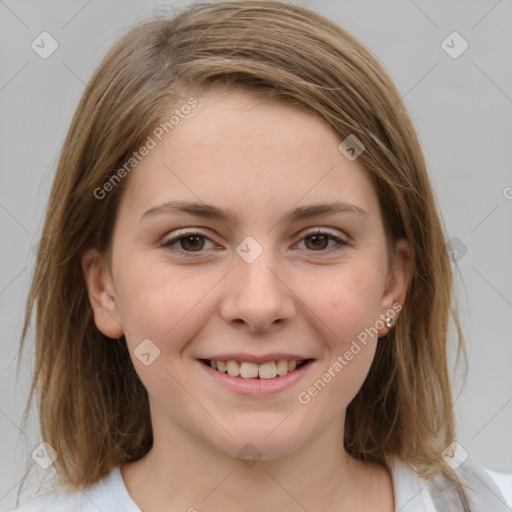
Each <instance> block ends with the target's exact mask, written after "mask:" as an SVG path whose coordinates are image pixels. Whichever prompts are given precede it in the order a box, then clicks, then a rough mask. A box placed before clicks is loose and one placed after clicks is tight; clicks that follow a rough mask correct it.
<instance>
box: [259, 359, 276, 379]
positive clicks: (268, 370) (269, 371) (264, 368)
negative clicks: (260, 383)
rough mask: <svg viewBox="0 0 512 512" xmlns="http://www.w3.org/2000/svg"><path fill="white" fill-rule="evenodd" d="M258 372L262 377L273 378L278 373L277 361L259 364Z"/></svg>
mask: <svg viewBox="0 0 512 512" xmlns="http://www.w3.org/2000/svg"><path fill="white" fill-rule="evenodd" d="M258 373H259V375H260V379H273V378H274V377H275V376H276V375H277V368H276V363H274V361H270V362H268V363H263V364H260V365H259V368H258Z"/></svg>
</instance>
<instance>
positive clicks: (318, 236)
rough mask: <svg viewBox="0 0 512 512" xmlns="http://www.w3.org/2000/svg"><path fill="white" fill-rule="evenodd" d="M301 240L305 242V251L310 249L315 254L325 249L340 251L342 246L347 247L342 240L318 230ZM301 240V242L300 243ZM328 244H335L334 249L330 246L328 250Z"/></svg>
mask: <svg viewBox="0 0 512 512" xmlns="http://www.w3.org/2000/svg"><path fill="white" fill-rule="evenodd" d="M302 240H304V242H305V246H306V248H307V249H310V250H312V251H315V252H325V249H333V248H334V249H341V248H342V247H343V246H345V245H347V242H346V241H344V240H342V239H341V238H339V237H337V236H335V235H333V234H332V233H330V232H328V231H322V230H321V229H318V230H316V231H314V232H311V233H307V234H306V235H305V236H304V237H303V238H302ZM302 240H301V241H302ZM329 242H335V245H334V247H333V246H331V247H330V248H328V245H329Z"/></svg>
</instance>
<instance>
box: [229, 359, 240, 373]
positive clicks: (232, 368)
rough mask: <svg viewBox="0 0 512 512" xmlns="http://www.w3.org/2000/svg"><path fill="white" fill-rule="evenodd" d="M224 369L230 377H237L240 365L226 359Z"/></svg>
mask: <svg viewBox="0 0 512 512" xmlns="http://www.w3.org/2000/svg"><path fill="white" fill-rule="evenodd" d="M226 369H227V371H228V373H229V375H231V376H232V377H238V376H239V375H240V365H239V364H238V363H237V362H236V361H228V362H227V363H226Z"/></svg>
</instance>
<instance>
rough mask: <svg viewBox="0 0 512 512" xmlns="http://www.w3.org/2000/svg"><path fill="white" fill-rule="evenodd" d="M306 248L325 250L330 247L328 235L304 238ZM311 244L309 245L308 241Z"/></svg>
mask: <svg viewBox="0 0 512 512" xmlns="http://www.w3.org/2000/svg"><path fill="white" fill-rule="evenodd" d="M304 240H306V247H307V248H308V249H312V250H319V249H320V250H321V249H325V248H326V247H327V246H328V245H329V237H328V236H327V235H309V236H306V237H305V238H304ZM308 240H309V241H310V242H311V243H310V244H308V243H307V241H308Z"/></svg>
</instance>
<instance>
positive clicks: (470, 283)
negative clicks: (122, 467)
mask: <svg viewBox="0 0 512 512" xmlns="http://www.w3.org/2000/svg"><path fill="white" fill-rule="evenodd" d="M295 1H296V3H298V4H300V5H303V6H305V7H309V8H311V9H313V10H316V11H317V12H319V13H321V14H324V15H326V16H327V17H329V18H331V19H332V20H334V21H335V22H337V23H338V24H340V25H341V26H343V27H344V28H346V29H348V30H349V31H350V32H351V33H353V34H354V35H355V36H356V37H358V38H359V39H360V40H361V41H362V42H363V43H365V44H366V45H367V46H368V47H369V48H370V50H372V51H373V53H374V54H375V55H376V56H377V57H378V58H379V60H380V61H381V62H382V63H383V64H384V66H385V67H386V69H387V70H388V71H389V73H390V75H391V77H392V78H393V80H394V81H395V83H396V84H397V86H398V88H399V90H400V91H401V92H402V94H403V95H404V97H405V102H406V105H407V106H408V108H409V110H410V112H411V115H412V117H413V120H414V122H415V125H416V127H417V130H418V135H419V137H420V139H421V143H422V146H423V148H424V151H425V156H426V159H427V163H428V166H429V170H430V173H431V177H432V181H433V184H434V187H435V189H436V192H437V196H438V200H439V204H440V207H441V210H442V212H443V215H444V219H445V225H446V231H447V240H448V239H452V242H451V244H452V246H453V247H454V248H456V249H457V248H458V249H459V250H458V253H457V257H458V258H459V260H458V266H459V268H460V273H459V275H458V278H457V293H458V297H459V305H460V308H461V316H462V324H463V330H464V334H465V337H466V340H467V343H468V348H469V374H468V380H467V383H466V386H465V387H464V388H463V389H462V380H461V378H460V373H459V377H457V378H456V379H455V383H454V384H455V387H454V393H455V396H456V397H457V400H456V408H457V415H458V423H459V430H458V438H457V441H458V442H459V443H460V444H461V445H462V446H463V447H464V449H465V450H466V451H467V452H468V454H469V456H470V457H471V458H472V459H474V460H476V461H479V462H480V463H482V464H484V465H485V466H486V467H487V468H491V469H493V470H497V471H507V472H512V428H511V427H512V372H511V370H510V363H511V361H512V339H511V334H510V332H511V326H510V322H511V320H512V273H511V272H510V262H511V261H512V240H511V231H512V230H511V228H512V223H511V218H512V172H511V168H510V162H511V161H512V144H511V134H512V130H511V127H512V81H511V77H512V60H511V57H510V55H511V50H512V44H511V43H512V31H511V30H510V26H511V22H512V1H511V0H500V1H496V0H485V1H484V0H482V1H471V2H469V1H453V2H450V3H447V2H444V1H442V0H436V1H430V2H427V1H420V0H416V1H412V0H392V1H359V2H357V1H348V0H342V1H334V0H311V1H309V0H295ZM187 3H188V2H173V3H171V5H172V6H174V7H176V8H180V7H181V6H183V5H185V4H187ZM165 5H169V3H167V4H165V3H162V2H156V1H154V2H152V1H149V0H146V1H134V0H130V1H123V2H121V1H116V2H99V1H98V0H90V1H86V0H80V1H79V0H72V1H70V0H67V1H63V0H62V1H52V2H37V1H35V0H31V1H19V2H15V1H14V0H6V1H0V29H1V30H0V38H1V48H2V52H1V53H2V66H1V69H0V105H1V109H2V110H1V112H2V116H1V140H2V151H1V153H0V162H1V166H0V169H1V175H2V186H1V188H0V228H1V234H2V236H1V239H2V251H1V253H0V258H1V259H0V262H1V264H0V328H1V332H2V343H1V344H0V356H1V365H0V380H1V386H2V393H1V396H0V434H1V435H0V449H1V455H2V463H1V465H0V509H4V510H8V509H9V508H10V507H12V506H13V504H14V499H15V494H16V490H17V484H18V482H19V480H20V479H21V477H22V475H23V472H24V469H25V466H26V464H27V463H31V464H33V462H32V459H31V458H30V454H31V452H32V450H34V448H35V447H36V446H38V445H39V443H40V442H41V438H40V434H39V433H38V430H37V424H36V422H37V417H36V416H35V415H34V417H33V418H32V421H31V422H30V423H29V425H28V427H26V428H23V430H21V416H22V412H23V408H24V405H25V401H26V397H27V393H28V387H29V381H30V364H31V362H32V361H31V358H32V355H31V353H32V347H31V348H30V350H29V351H28V352H27V353H26V354H27V356H26V360H25V362H24V364H23V365H22V367H21V370H20V373H19V375H17V374H16V354H17V349H18V342H19V335H20V328H21V322H22V312H23V308H24V301H25V297H26V294H27V291H28V287H29V282H30V276H31V273H32V269H33V263H34V253H33V246H34V244H36V243H37V241H38V238H39V233H40V229H41V223H42V218H43V213H44V210H45V204H46V200H47V197H48V193H49V189H50V186H51V182H52V179H53V173H54V170H55V164H56V160H57V155H58V152H59V150H60V148H61V145H62V143H63V140H64V137H65V134H66V131H67V129H68V127H69V124H70V121H71V117H72V114H73V112H74V109H75V107H76V105H77V103H78V100H79V97H80V95H81V93H82V91H83V89H84V84H85V83H86V82H87V80H88V79H89V77H90V76H91V74H92V71H93V70H94V69H95V67H96V66H97V65H98V63H99V61H100V58H101V57H102V56H103V55H104V53H105V52H106V51H107V49H108V48H109V47H110V46H111V45H112V43H113V42H114V41H115V40H116V39H117V38H118V37H119V36H120V35H121V34H122V33H123V32H124V31H125V29H126V28H127V27H128V26H129V25H130V24H132V23H134V22H136V21H139V20H141V19H143V18H145V17H147V16H150V15H151V14H152V13H153V12H154V9H155V8H160V7H164V6H165ZM43 31H47V32H49V33H50V34H51V35H52V37H53V38H54V39H55V40H56V41H57V42H58V44H59V47H58V49H57V50H56V51H55V52H54V53H53V54H52V55H51V56H50V57H49V58H47V59H42V58H41V57H40V56H39V55H38V54H37V53H36V52H35V51H34V50H33V49H32V48H31V43H32V41H33V40H35V39H36V37H37V36H38V35H39V34H40V33H41V32H43ZM453 31H457V32H459V33H460V34H461V36H462V37H463V38H464V39H465V40H466V41H467V43H468V44H469V47H468V49H467V50H466V51H465V52H464V53H462V54H461V55H460V56H459V57H458V58H452V57H451V56H450V55H448V53H446V51H445V50H444V49H443V46H442V42H443V41H444V40H445V39H446V38H447V36H448V35H449V34H451V33H452V32H453ZM447 44H449V45H450V46H454V48H453V49H452V50H451V51H452V52H453V51H457V50H458V49H460V48H461V41H458V40H456V39H455V40H454V42H453V43H451V40H450V39H448V42H447ZM454 238H456V240H454ZM461 249H462V250H461ZM466 251H467V252H466ZM31 341H32V340H29V344H30V342H31ZM48 471H50V470H48ZM46 474H48V473H47V472H46ZM44 477H45V470H43V469H41V468H39V467H38V466H35V471H34V478H35V480H34V481H35V482H37V481H38V480H41V479H43V478H44ZM502 485H503V487H504V489H505V487H506V486H507V485H508V486H510V488H511V489H510V490H511V491H512V484H511V483H508V484H507V483H506V482H505V483H504V484H502Z"/></svg>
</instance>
